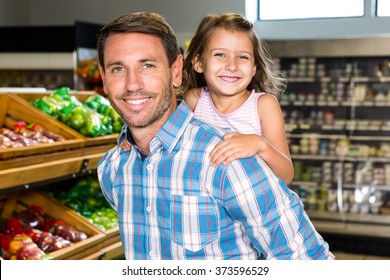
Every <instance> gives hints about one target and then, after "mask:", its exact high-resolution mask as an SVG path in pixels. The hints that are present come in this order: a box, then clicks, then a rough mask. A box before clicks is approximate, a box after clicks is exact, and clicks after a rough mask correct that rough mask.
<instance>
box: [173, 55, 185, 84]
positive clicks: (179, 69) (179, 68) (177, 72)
mask: <svg viewBox="0 0 390 280" xmlns="http://www.w3.org/2000/svg"><path fill="white" fill-rule="evenodd" d="M182 77H183V55H181V54H179V55H178V56H177V58H176V61H175V62H174V63H173V64H172V83H173V86H174V87H175V88H178V87H180V86H181V83H182Z"/></svg>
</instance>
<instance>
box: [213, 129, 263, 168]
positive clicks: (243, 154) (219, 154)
mask: <svg viewBox="0 0 390 280" xmlns="http://www.w3.org/2000/svg"><path fill="white" fill-rule="evenodd" d="M261 140H263V137H261V136H259V135H256V134H240V133H236V132H233V133H228V134H225V135H224V136H223V141H221V142H219V143H218V144H217V145H216V146H215V148H214V149H213V150H212V151H211V153H210V162H211V164H212V165H214V166H218V165H219V164H220V163H223V164H227V163H230V162H232V161H233V160H236V159H238V158H247V157H251V156H254V155H256V154H258V153H259V152H260V150H261V142H262V141H261Z"/></svg>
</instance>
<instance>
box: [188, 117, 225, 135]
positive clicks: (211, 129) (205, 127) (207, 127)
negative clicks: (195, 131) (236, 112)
mask: <svg viewBox="0 0 390 280" xmlns="http://www.w3.org/2000/svg"><path fill="white" fill-rule="evenodd" d="M191 124H192V126H194V127H198V128H199V130H200V131H204V132H205V133H210V134H211V135H213V136H215V137H217V138H220V139H222V137H223V135H225V134H226V133H229V132H231V131H230V129H229V128H223V127H218V126H215V125H212V124H210V123H206V122H204V121H201V120H199V119H197V118H193V119H192V121H191Z"/></svg>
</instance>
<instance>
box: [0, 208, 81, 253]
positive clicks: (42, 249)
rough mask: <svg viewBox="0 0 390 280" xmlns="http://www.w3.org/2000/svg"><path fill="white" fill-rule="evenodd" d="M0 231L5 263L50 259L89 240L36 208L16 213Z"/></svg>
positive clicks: (69, 226) (0, 242) (74, 229)
mask: <svg viewBox="0 0 390 280" xmlns="http://www.w3.org/2000/svg"><path fill="white" fill-rule="evenodd" d="M0 229H1V230H0V244H1V251H0V256H1V257H2V258H4V259H6V260H40V259H49V258H50V252H54V251H57V250H60V249H62V248H65V247H68V246H70V245H72V244H74V243H77V242H79V241H82V240H85V239H87V238H88V236H87V234H86V233H84V232H82V231H79V230H77V229H76V228H74V227H73V226H71V225H69V224H67V223H65V222H64V221H62V220H60V219H54V218H52V217H50V216H48V215H46V214H45V213H44V212H43V209H42V208H41V207H40V206H37V205H30V206H29V207H28V209H26V210H23V211H21V212H19V213H15V214H14V215H13V216H12V217H11V218H9V219H7V220H6V221H5V223H4V226H3V227H1V228H0Z"/></svg>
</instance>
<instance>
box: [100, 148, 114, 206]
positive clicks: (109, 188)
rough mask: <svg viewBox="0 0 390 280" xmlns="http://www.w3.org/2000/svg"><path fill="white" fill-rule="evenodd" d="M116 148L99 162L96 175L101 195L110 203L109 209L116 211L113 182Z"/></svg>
mask: <svg viewBox="0 0 390 280" xmlns="http://www.w3.org/2000/svg"><path fill="white" fill-rule="evenodd" d="M117 153H118V148H117V147H114V148H112V149H111V150H110V151H108V152H107V153H106V154H105V155H104V156H103V157H102V158H101V160H100V161H99V164H98V168H97V174H98V179H99V182H100V187H101V189H102V192H103V195H104V196H105V198H106V199H107V201H108V203H110V205H111V207H112V208H113V209H114V210H115V211H117V205H116V201H117V199H116V197H115V196H114V181H113V178H115V174H116V168H115V160H114V159H115V158H116V157H117Z"/></svg>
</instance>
